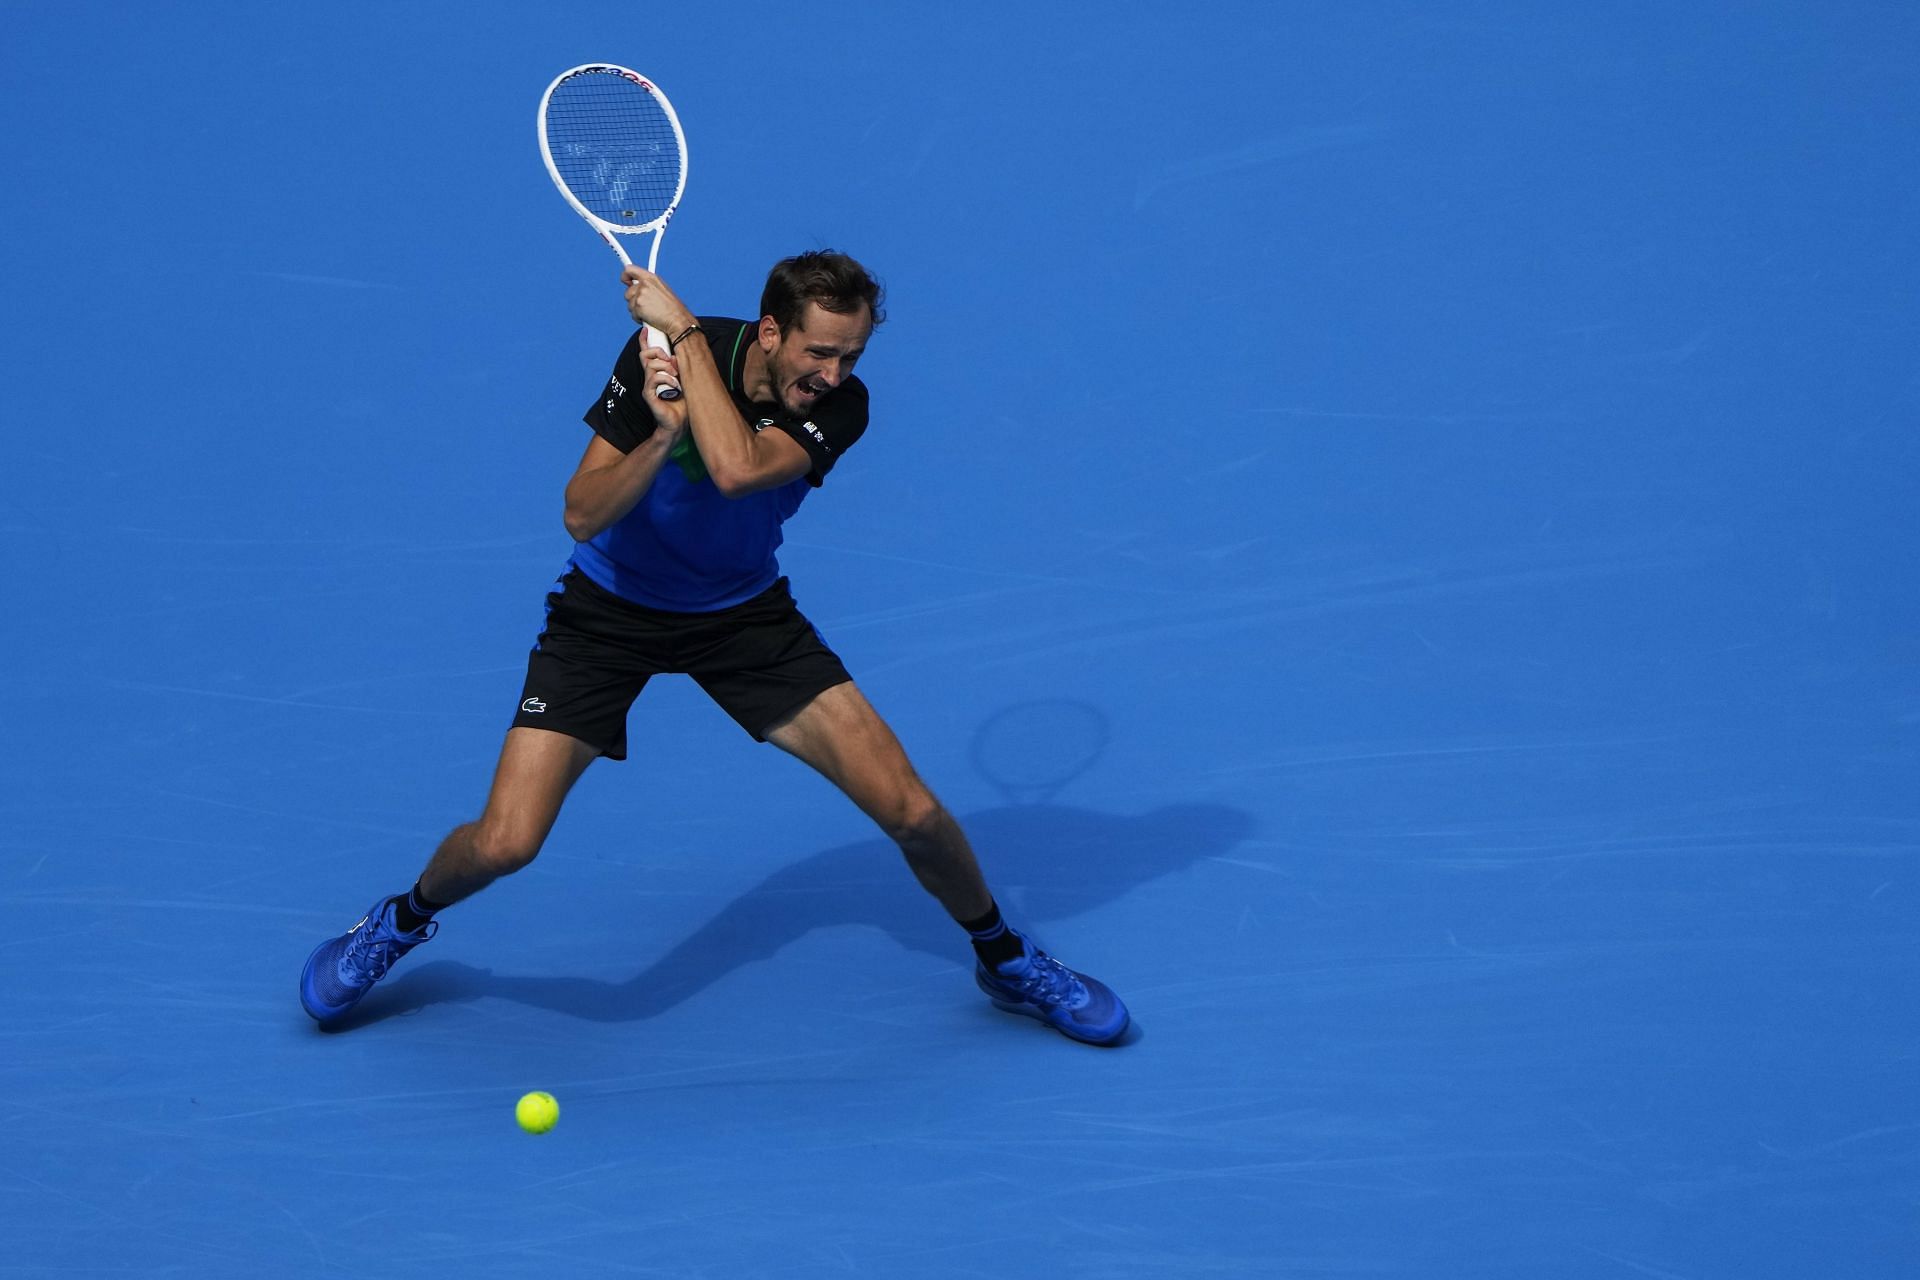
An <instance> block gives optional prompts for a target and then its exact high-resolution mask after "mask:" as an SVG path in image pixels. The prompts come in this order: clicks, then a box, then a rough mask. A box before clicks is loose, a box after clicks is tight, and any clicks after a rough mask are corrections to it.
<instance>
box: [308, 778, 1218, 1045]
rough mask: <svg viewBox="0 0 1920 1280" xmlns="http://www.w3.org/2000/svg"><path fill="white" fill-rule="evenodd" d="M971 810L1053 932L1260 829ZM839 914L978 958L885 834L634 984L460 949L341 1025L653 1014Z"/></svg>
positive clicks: (1195, 810)
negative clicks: (436, 1011)
mask: <svg viewBox="0 0 1920 1280" xmlns="http://www.w3.org/2000/svg"><path fill="white" fill-rule="evenodd" d="M961 821H962V826H964V827H965V829H966V831H967V833H968V835H969V837H970V838H971V839H972V841H973V843H974V845H975V847H976V848H977V849H978V850H979V851H980V853H981V858H982V862H983V863H984V864H985V866H986V869H987V873H988V876H989V879H990V880H991V881H992V883H993V884H994V886H995V892H996V893H997V894H998V895H999V897H1000V899H1001V901H1002V903H1003V904H1004V905H1005V906H1006V907H1007V908H1008V915H1009V916H1010V917H1012V918H1013V921H1014V923H1015V924H1017V925H1019V926H1021V927H1023V928H1027V929H1030V930H1031V931H1032V932H1033V933H1034V934H1036V935H1037V936H1038V937H1039V938H1040V939H1041V940H1042V941H1043V942H1044V941H1045V939H1046V937H1047V931H1048V927H1049V926H1050V925H1052V924H1055V923H1057V922H1059V921H1062V920H1068V919H1071V918H1073V917H1075V916H1078V915H1080V914H1082V913H1084V912H1088V911H1092V910H1095V909H1097V908H1099V907H1101V906H1104V905H1106V904H1107V903H1110V902H1113V901H1114V900H1116V899H1118V898H1122V897H1124V896H1126V895H1127V894H1129V893H1131V892H1133V891H1134V890H1135V889H1138V888H1140V887H1141V886H1143V885H1146V884H1148V883H1150V882H1152V881H1154V880H1157V879H1160V878H1162V877H1165V876H1168V875H1171V874H1173V873H1175V872H1177V871H1180V870H1182V869H1183V868H1186V867H1188V866H1191V865H1192V864H1194V863H1195V862H1198V861H1200V860H1202V859H1205V858H1209V857H1213V856H1217V855H1220V854H1224V853H1226V852H1227V851H1228V850H1230V849H1232V848H1233V847H1234V846H1235V845H1236V844H1238V843H1239V842H1241V841H1242V840H1244V839H1246V838H1247V837H1248V835H1249V834H1251V831H1252V829H1253V820H1252V819H1251V817H1249V816H1248V815H1247V814H1245V813H1243V812H1241V811H1239V810H1236V809H1229V808H1225V807H1222V806H1219V805H1201V804H1189V805H1173V806H1169V807H1166V808H1161V809H1156V810H1153V811H1152V812H1149V813H1145V814H1140V815H1137V816H1131V817H1128V816H1117V815H1113V814H1104V813H1095V812H1091V811H1089V810H1086V809H1077V808H1069V807H1065V806H1061V805H1054V804H1016V805H1009V806H1006V807H1002V808H996V809H989V810H984V811H981V812H976V813H973V814H970V815H965V816H964V817H963V818H962V820H961ZM661 923H662V924H663V925H665V924H667V922H666V921H661ZM839 925H867V926H870V927H872V928H875V929H878V930H880V931H882V932H884V933H886V934H888V935H889V936H890V937H892V938H893V940H894V941H895V942H896V943H898V944H899V945H900V946H902V947H905V948H907V949H908V950H912V951H920V952H924V953H926V954H928V955H933V956H938V957H941V958H944V959H948V960H952V961H955V962H965V961H967V960H968V959H969V958H970V952H969V951H968V949H967V946H966V939H965V938H964V936H962V935H960V934H959V932H958V930H956V929H955V927H954V926H953V925H952V924H951V923H950V922H948V921H947V919H946V918H945V915H944V914H943V913H942V912H941V911H940V909H939V907H938V905H937V904H935V903H934V902H933V901H932V900H931V899H930V898H928V897H927V896H926V895H925V894H924V893H923V892H922V891H921V890H920V888H919V886H918V885H917V884H916V883H915V882H914V880H913V877H912V875H911V874H910V873H909V872H908V871H907V869H906V867H905V865H904V863H903V862H902V860H901V857H900V852H899V850H898V849H896V848H895V847H894V846H893V845H892V844H891V843H890V842H888V841H887V840H885V839H873V840H865V841H861V842H860V843H857V844H849V845H842V846H839V847H837V848H833V849H828V850H826V851H824V852H821V853H816V854H814V855H813V856H811V857H809V858H804V859H802V860H801V861H799V862H796V863H793V864H791V865H790V866H787V867H783V868H781V869H780V870H779V871H776V872H774V873H773V874H772V875H770V876H768V877H767V878H766V879H765V880H763V881H761V882H760V883H759V884H758V885H755V886H754V887H753V888H751V889H749V890H748V891H747V892H746V893H744V894H742V895H741V896H740V897H738V898H736V899H734V900H733V901H732V902H731V903H728V904H727V905H726V906H725V907H724V908H722V909H721V910H720V912H719V913H718V914H717V915H715V916H714V917H713V918H712V919H710V920H708V921H707V922H706V923H705V924H703V925H701V926H700V927H699V928H697V929H696V930H695V931H694V932H693V933H692V934H691V935H689V936H688V937H687V938H686V939H685V940H684V941H682V942H681V943H679V945H677V946H675V947H674V948H673V949H672V950H671V951H669V952H667V953H666V954H665V955H664V956H662V957H660V958H659V959H658V960H656V961H654V962H653V963H652V964H650V965H648V966H647V967H646V968H645V969H643V970H641V971H640V972H639V973H636V974H635V975H634V976H633V977H632V978H630V979H628V980H626V981H624V982H606V981H600V980H595V979H590V978H566V977H515V976H512V975H508V974H498V973H494V972H492V971H490V970H487V969H483V968H477V967H475V966H473V965H469V964H465V963H462V962H459V961H455V960H436V961H429V962H428V963H426V964H422V965H420V966H419V967H417V968H415V969H413V970H412V971H411V972H406V971H402V972H400V973H397V974H395V976H394V977H393V978H391V979H389V980H388V982H386V983H383V984H382V985H381V987H380V988H379V989H377V990H376V991H374V992H373V993H372V994H371V995H370V996H369V997H368V998H367V1000H366V1001H365V1003H363V1004H362V1005H361V1006H360V1007H359V1008H358V1009H356V1010H355V1011H354V1013H353V1014H352V1015H350V1017H349V1019H348V1020H346V1021H345V1022H343V1023H342V1024H340V1027H341V1028H342V1029H344V1028H345V1027H350V1026H355V1025H360V1024H364V1023H367V1022H373V1021H378V1020H380V1019H383V1018H389V1017H393V1016H395V1015H398V1014H405V1013H410V1012H413V1011H415V1010H417V1009H421V1008H424V1007H426V1006H428V1005H433V1004H441V1003H449V1002H460V1001H466V1000H474V999H479V998H482V997H491V998H495V999H504V1000H512V1001H515V1002H517V1003H521V1004H526V1005H531V1006H534V1007H537V1008H542V1009H550V1010H553V1011H554V1012H557V1013H564V1014H569V1015H571V1016H573V1017H577V1018H584V1019H589V1020H592V1021H596V1022H625V1021H631V1020H635V1019H643V1018H651V1017H654V1016H656V1015H658V1014H661V1013H665V1012H666V1011H667V1010H669V1009H672V1008H674V1007H675V1006H677V1005H679V1004H681V1003H683V1002H685V1001H687V1000H689V999H691V998H693V997H694V996H696V995H698V994H699V993H700V992H702V991H704V990H705V989H706V988H708V987H710V986H712V985H713V984H714V983H716V982H718V981H720V980H721V979H722V978H724V977H726V976H727V975H728V974H729V973H732V972H733V971H735V970H737V969H739V968H741V967H742V966H744V965H748V964H752V963H754V962H755V961H758V960H764V959H766V958H768V957H770V956H772V955H774V954H775V953H776V952H778V951H779V950H780V949H781V948H783V947H786V946H787V945H789V944H790V943H792V942H795V941H796V940H798V939H800V938H802V937H804V936H806V935H807V934H808V933H810V932H812V931H813V930H815V929H823V928H831V927H834V926H839ZM1068 959H1069V960H1070V961H1071V957H1068Z"/></svg>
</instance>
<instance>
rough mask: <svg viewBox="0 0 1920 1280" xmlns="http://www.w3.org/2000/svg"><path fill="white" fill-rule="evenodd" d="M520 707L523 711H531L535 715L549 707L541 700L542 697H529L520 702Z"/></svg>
mask: <svg viewBox="0 0 1920 1280" xmlns="http://www.w3.org/2000/svg"><path fill="white" fill-rule="evenodd" d="M520 709H521V710H522V711H531V712H533V713H534V714H535V715H538V714H539V713H540V712H542V711H545V710H546V709H547V704H546V703H544V702H542V701H540V699H538V698H528V699H527V700H526V701H525V702H523V703H521V704H520Z"/></svg>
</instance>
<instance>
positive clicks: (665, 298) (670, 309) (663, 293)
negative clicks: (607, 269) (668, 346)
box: [620, 267, 693, 338]
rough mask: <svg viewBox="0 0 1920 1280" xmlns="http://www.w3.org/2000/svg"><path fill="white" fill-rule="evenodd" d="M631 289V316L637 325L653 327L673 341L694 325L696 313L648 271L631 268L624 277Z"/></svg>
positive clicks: (622, 281) (629, 292)
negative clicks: (674, 336)
mask: <svg viewBox="0 0 1920 1280" xmlns="http://www.w3.org/2000/svg"><path fill="white" fill-rule="evenodd" d="M620 282H621V283H622V284H624V285H625V286H626V288H627V314H629V315H631V316H632V317H633V322H634V323H635V324H644V325H651V326H652V327H653V328H655V329H658V330H659V331H660V332H661V333H663V334H665V335H666V336H667V337H669V338H671V337H672V336H673V335H674V334H676V333H679V332H680V331H681V330H683V329H685V328H686V327H687V326H688V325H690V324H692V323H693V313H692V312H691V311H689V310H687V304H686V303H684V302H682V301H680V298H679V295H677V294H675V293H674V291H673V290H672V289H669V288H668V287H667V282H666V281H665V280H662V279H661V278H660V277H659V276H657V275H655V274H653V272H651V271H648V270H647V269H646V268H645V267H628V268H627V269H626V270H625V271H622V272H621V273H620Z"/></svg>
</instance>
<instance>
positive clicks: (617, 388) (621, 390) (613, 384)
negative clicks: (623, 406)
mask: <svg viewBox="0 0 1920 1280" xmlns="http://www.w3.org/2000/svg"><path fill="white" fill-rule="evenodd" d="M607 390H609V391H611V392H613V394H615V395H616V396H624V395H626V394H627V389H626V388H625V387H623V386H621V385H620V379H618V378H608V379H607Z"/></svg>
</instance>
